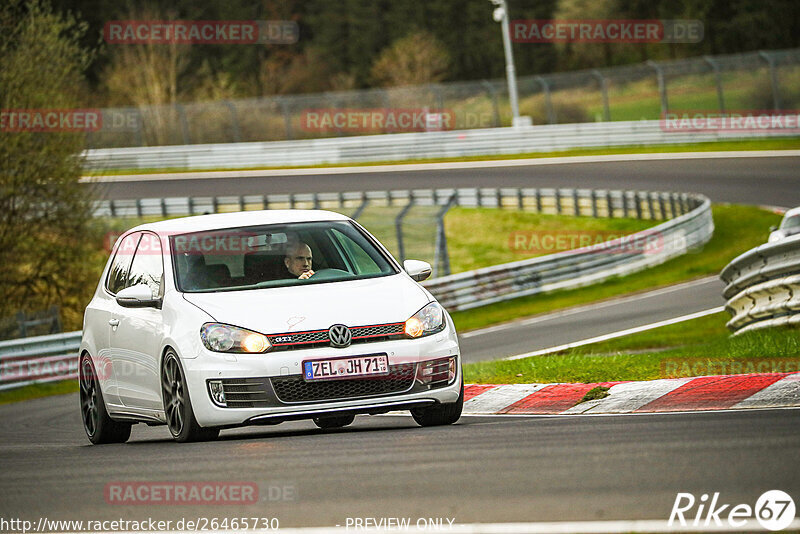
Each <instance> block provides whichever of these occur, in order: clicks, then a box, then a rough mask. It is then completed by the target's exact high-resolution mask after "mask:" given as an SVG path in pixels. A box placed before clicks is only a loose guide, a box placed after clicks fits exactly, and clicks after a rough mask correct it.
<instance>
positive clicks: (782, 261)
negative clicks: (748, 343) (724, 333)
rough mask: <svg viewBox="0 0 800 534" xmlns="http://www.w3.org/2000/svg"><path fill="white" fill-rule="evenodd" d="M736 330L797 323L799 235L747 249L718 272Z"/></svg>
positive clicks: (731, 325) (731, 326) (799, 316)
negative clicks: (724, 285) (723, 284)
mask: <svg viewBox="0 0 800 534" xmlns="http://www.w3.org/2000/svg"><path fill="white" fill-rule="evenodd" d="M720 278H722V280H723V281H724V282H725V284H726V287H725V290H724V292H723V296H724V297H725V298H726V299H727V300H728V304H727V305H726V306H725V309H726V310H727V311H728V313H730V314H731V320H730V321H728V328H729V329H730V330H731V331H732V332H734V333H736V334H740V333H742V332H748V331H751V330H758V329H761V328H768V327H773V326H800V235H794V236H791V237H789V238H787V239H783V240H781V241H776V242H774V243H767V244H764V245H761V246H759V247H756V248H754V249H751V250H749V251H747V252H745V253H744V254H742V255H741V256H738V257H737V258H735V259H734V260H733V261H732V262H730V263H729V264H728V265H727V266H726V267H725V268H724V269H723V270H722V272H721V273H720Z"/></svg>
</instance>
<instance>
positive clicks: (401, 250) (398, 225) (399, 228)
mask: <svg viewBox="0 0 800 534" xmlns="http://www.w3.org/2000/svg"><path fill="white" fill-rule="evenodd" d="M413 206H414V193H413V192H411V191H409V194H408V204H406V205H405V206H403V209H401V210H400V213H398V214H397V217H396V218H395V220H394V228H395V232H396V233H397V255H398V256H399V258H400V263H401V264H402V263H403V262H404V261H406V249H405V246H404V244H403V217H405V216H406V214H408V212H409V211H411V208H412V207H413Z"/></svg>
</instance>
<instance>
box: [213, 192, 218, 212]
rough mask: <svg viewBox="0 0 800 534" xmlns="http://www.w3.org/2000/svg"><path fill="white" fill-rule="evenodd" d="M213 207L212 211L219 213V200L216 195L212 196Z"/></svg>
mask: <svg viewBox="0 0 800 534" xmlns="http://www.w3.org/2000/svg"><path fill="white" fill-rule="evenodd" d="M211 209H212V210H213V211H212V212H211V213H219V200H218V199H217V197H215V196H214V197H211Z"/></svg>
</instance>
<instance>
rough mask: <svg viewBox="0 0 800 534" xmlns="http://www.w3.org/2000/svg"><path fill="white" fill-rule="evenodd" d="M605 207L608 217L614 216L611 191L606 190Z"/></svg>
mask: <svg viewBox="0 0 800 534" xmlns="http://www.w3.org/2000/svg"><path fill="white" fill-rule="evenodd" d="M606 209H607V210H608V218H609V219H613V218H614V198H613V196H612V195H611V191H606Z"/></svg>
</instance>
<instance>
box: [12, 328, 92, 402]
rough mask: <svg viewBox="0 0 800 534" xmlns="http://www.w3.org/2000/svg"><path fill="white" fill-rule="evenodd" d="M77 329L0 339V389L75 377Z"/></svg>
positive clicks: (78, 345)
mask: <svg viewBox="0 0 800 534" xmlns="http://www.w3.org/2000/svg"><path fill="white" fill-rule="evenodd" d="M80 344H81V332H80V331H77V332H66V333H63V334H51V335H47V336H37V337H28V338H21V339H12V340H10V341H0V390H2V389H10V388H14V387H19V386H25V385H28V384H33V383H41V382H52V381H55V380H66V379H69V378H77V376H78V347H80Z"/></svg>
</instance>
